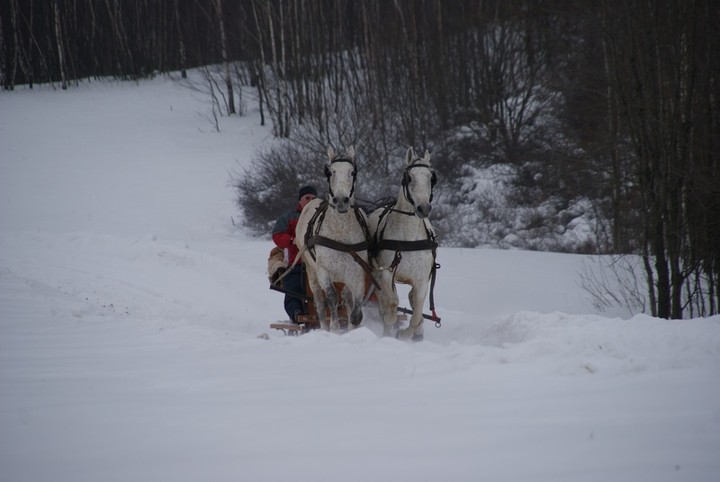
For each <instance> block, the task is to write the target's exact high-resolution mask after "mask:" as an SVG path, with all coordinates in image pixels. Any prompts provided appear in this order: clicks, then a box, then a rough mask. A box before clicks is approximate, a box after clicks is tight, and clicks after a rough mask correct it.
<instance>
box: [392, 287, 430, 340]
mask: <svg viewBox="0 0 720 482" xmlns="http://www.w3.org/2000/svg"><path fill="white" fill-rule="evenodd" d="M427 292H428V286H427V283H424V284H422V285H420V286H418V285H417V284H415V285H412V288H411V289H410V293H409V294H408V301H409V302H410V307H411V308H412V316H411V317H410V325H409V326H408V327H407V328H405V329H403V330H400V331H399V332H398V338H402V339H405V340H406V339H409V338H411V337H412V340H413V341H422V339H423V337H424V333H425V331H424V330H425V328H424V327H423V305H424V304H425V297H426V296H427Z"/></svg>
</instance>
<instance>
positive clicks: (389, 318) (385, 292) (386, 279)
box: [375, 270, 400, 336]
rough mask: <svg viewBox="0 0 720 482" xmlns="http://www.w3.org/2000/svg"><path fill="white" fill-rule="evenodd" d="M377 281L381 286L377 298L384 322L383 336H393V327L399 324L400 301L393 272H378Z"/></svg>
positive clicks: (376, 274)
mask: <svg viewBox="0 0 720 482" xmlns="http://www.w3.org/2000/svg"><path fill="white" fill-rule="evenodd" d="M375 280H376V281H377V282H378V284H379V285H380V291H378V292H377V297H378V308H379V310H380V316H381V317H382V320H383V336H393V327H394V326H395V323H397V308H398V304H399V302H400V300H399V299H398V295H397V292H396V291H395V285H394V284H393V280H392V272H391V271H388V270H383V271H380V272H376V273H375Z"/></svg>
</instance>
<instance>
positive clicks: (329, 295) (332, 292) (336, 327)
mask: <svg viewBox="0 0 720 482" xmlns="http://www.w3.org/2000/svg"><path fill="white" fill-rule="evenodd" d="M324 290H325V300H326V301H325V302H326V303H327V307H328V308H329V309H330V326H329V328H328V329H329V330H330V331H331V332H333V333H339V332H340V319H339V317H338V304H339V303H340V298H339V296H338V292H337V290H336V289H335V285H333V283H332V281H330V282H328V283H327V284H326V285H325V288H324Z"/></svg>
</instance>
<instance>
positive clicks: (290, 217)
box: [272, 186, 318, 322]
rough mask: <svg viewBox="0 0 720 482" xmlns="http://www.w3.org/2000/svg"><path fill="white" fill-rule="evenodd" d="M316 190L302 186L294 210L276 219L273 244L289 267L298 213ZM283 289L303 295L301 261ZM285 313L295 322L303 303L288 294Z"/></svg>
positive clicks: (303, 311)
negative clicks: (281, 253) (280, 251)
mask: <svg viewBox="0 0 720 482" xmlns="http://www.w3.org/2000/svg"><path fill="white" fill-rule="evenodd" d="M317 195H318V193H317V189H315V188H314V187H313V186H304V187H302V188H300V191H299V192H298V202H297V204H296V205H295V209H294V210H292V211H289V212H287V213H285V214H283V215H282V216H280V217H279V218H278V220H277V221H276V222H275V227H273V231H272V239H273V242H274V243H275V244H276V245H277V247H278V248H280V249H282V250H283V251H285V258H286V261H287V263H288V264H289V265H290V264H292V263H293V261H294V260H295V256H296V255H297V254H298V247H297V246H296V245H295V226H296V225H297V222H298V218H299V217H300V212H301V211H302V210H303V208H304V207H305V205H306V204H307V203H309V202H310V201H312V200H313V199H315V198H316V197H317ZM282 284H283V288H284V289H285V290H287V291H290V292H293V293H300V294H302V295H304V294H305V285H304V282H303V269H302V260H301V261H298V264H297V265H295V267H294V268H293V269H292V271H291V272H290V273H288V274H287V276H285V278H283V280H282ZM284 305H285V312H286V313H287V314H288V316H289V317H290V320H291V321H293V322H297V321H298V320H297V317H298V316H300V315H302V314H305V309H304V305H303V301H302V300H301V299H300V298H298V297H296V296H292V295H289V294H286V295H285V301H284Z"/></svg>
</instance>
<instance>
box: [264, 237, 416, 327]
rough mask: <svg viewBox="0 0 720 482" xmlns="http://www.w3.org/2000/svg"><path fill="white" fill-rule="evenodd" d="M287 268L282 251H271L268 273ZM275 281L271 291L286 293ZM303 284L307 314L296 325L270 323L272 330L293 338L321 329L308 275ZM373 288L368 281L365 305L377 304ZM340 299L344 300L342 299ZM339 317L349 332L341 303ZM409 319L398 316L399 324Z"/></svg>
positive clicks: (404, 315)
mask: <svg viewBox="0 0 720 482" xmlns="http://www.w3.org/2000/svg"><path fill="white" fill-rule="evenodd" d="M285 267H287V264H286V263H285V262H284V261H283V252H282V250H281V249H279V248H273V249H272V251H270V256H269V258H268V273H275V274H276V275H277V274H278V273H279V271H278V270H280V272H281V271H284V269H285ZM273 281H274V280H273V277H270V289H273V290H275V291H279V292H281V293H285V291H284V290H283V289H282V288H280V287H278V286H277V285H275V284H274V283H273ZM303 284H304V286H305V293H304V294H300V296H298V298H300V299H301V300H302V301H303V305H304V308H305V314H304V315H300V316H299V317H298V320H297V322H296V323H293V322H291V321H277V322H275V323H270V328H272V329H275V330H279V331H282V332H283V333H284V334H285V335H292V336H297V335H302V334H304V333H308V332H310V331H312V330H317V329H319V328H320V321H319V320H318V316H317V311H316V310H315V304H314V303H313V302H312V299H313V294H312V291H311V290H310V287H309V286H308V283H307V275H306V276H305V283H303ZM371 286H372V285H371V283H370V281H369V280H366V282H365V292H366V293H367V296H366V299H365V300H364V301H363V304H365V305H367V304H373V305H375V304H377V297H376V296H375V293H374V292H372V291H371ZM335 289H336V290H337V292H338V293H341V292H342V289H343V284H342V283H335ZM303 295H304V296H303ZM340 298H341V299H342V297H340ZM338 315H339V317H340V327H341V328H342V329H343V330H347V325H348V315H347V309H346V307H345V305H344V304H343V303H340V306H339V307H338ZM327 316H328V317H329V316H330V313H329V312H327ZM407 318H408V317H407V315H406V314H405V313H399V314H398V322H401V321H407Z"/></svg>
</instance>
